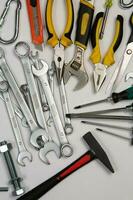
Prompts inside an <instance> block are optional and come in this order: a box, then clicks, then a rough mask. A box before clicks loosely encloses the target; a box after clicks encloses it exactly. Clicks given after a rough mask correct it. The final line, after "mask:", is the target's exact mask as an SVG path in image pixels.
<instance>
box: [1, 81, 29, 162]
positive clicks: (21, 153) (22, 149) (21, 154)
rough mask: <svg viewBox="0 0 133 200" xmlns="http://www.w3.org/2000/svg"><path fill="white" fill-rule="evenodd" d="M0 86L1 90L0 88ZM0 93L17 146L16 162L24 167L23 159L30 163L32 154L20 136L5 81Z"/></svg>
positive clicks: (2, 82) (2, 83)
mask: <svg viewBox="0 0 133 200" xmlns="http://www.w3.org/2000/svg"><path fill="white" fill-rule="evenodd" d="M1 86H2V88H1ZM0 92H1V93H2V94H3V98H4V100H5V102H6V108H7V111H8V115H9V119H10V121H11V124H12V129H13V133H14V136H15V139H16V143H17V146H18V157H17V161H18V163H19V164H20V165H21V166H25V163H24V159H25V158H27V159H28V160H29V161H30V162H31V161H32V154H31V153H30V152H29V151H28V150H27V149H26V146H25V144H24V140H23V138H22V134H21V131H20V128H19V125H18V122H17V119H16V115H15V112H14V108H13V105H12V101H11V97H10V94H9V85H8V83H7V81H1V82H0Z"/></svg>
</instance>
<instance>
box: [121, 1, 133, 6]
mask: <svg viewBox="0 0 133 200" xmlns="http://www.w3.org/2000/svg"><path fill="white" fill-rule="evenodd" d="M119 3H120V6H121V7H122V8H131V7H132V6H133V0H131V1H130V2H129V3H125V0H119Z"/></svg>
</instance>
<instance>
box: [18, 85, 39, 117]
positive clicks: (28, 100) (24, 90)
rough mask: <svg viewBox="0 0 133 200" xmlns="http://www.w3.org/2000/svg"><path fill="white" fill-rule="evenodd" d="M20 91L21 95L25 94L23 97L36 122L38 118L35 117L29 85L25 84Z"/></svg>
mask: <svg viewBox="0 0 133 200" xmlns="http://www.w3.org/2000/svg"><path fill="white" fill-rule="evenodd" d="M20 91H21V93H22V94H23V97H24V99H25V101H26V103H27V105H28V107H29V109H30V111H31V113H32V115H33V117H34V119H35V120H36V116H35V112H34V108H33V104H32V100H31V96H30V91H29V88H28V85H27V84H23V85H21V86H20Z"/></svg>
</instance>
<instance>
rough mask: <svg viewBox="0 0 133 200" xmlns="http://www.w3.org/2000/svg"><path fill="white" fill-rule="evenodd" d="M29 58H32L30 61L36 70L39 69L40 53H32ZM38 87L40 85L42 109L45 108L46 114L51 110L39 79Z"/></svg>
mask: <svg viewBox="0 0 133 200" xmlns="http://www.w3.org/2000/svg"><path fill="white" fill-rule="evenodd" d="M29 56H30V59H31V60H32V62H33V64H34V65H35V66H36V68H37V69H39V67H40V66H39V62H38V61H39V53H38V51H36V53H35V54H33V52H32V51H31V53H30V55H29ZM37 85H38V91H39V95H40V100H41V104H42V108H43V111H44V112H46V111H48V110H49V107H48V103H47V100H46V97H45V94H44V91H43V89H42V86H41V84H40V81H38V79H37Z"/></svg>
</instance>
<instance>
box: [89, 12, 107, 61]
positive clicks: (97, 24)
mask: <svg viewBox="0 0 133 200" xmlns="http://www.w3.org/2000/svg"><path fill="white" fill-rule="evenodd" d="M103 16H104V13H103V12H100V13H98V14H97V16H96V18H95V21H94V24H93V27H92V30H91V45H92V48H93V50H92V54H91V56H90V58H89V59H90V60H91V62H92V63H93V64H96V63H100V61H101V51H100V43H99V35H100V31H101V25H102V21H103Z"/></svg>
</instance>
